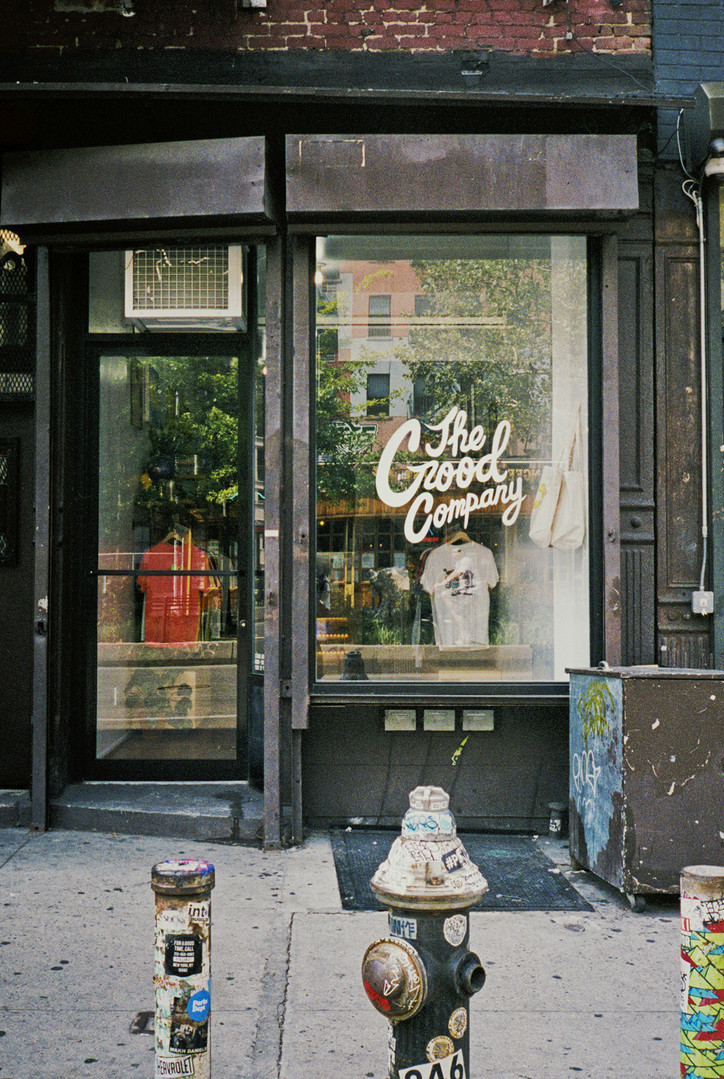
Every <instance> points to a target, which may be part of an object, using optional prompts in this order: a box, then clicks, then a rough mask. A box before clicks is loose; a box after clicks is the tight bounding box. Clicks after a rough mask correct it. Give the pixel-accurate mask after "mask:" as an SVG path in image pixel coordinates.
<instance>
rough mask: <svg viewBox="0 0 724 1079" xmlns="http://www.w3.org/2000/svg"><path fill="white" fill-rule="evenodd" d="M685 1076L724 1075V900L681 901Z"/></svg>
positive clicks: (714, 1078)
mask: <svg viewBox="0 0 724 1079" xmlns="http://www.w3.org/2000/svg"><path fill="white" fill-rule="evenodd" d="M681 930H682V946H681V967H682V1000H681V1075H682V1076H686V1077H689V1079H719V1077H720V1076H721V1075H723V1074H724V899H716V900H702V899H699V898H694V897H692V896H688V895H687V894H686V892H683V893H682V896H681Z"/></svg>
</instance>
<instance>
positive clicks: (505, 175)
mask: <svg viewBox="0 0 724 1079" xmlns="http://www.w3.org/2000/svg"><path fill="white" fill-rule="evenodd" d="M286 146H287V212H288V215H289V217H290V218H291V220H295V219H300V220H303V219H304V218H305V217H309V216H310V215H314V214H365V213H400V214H414V213H427V212H429V211H435V212H439V213H442V212H447V213H465V214H470V213H478V214H488V213H490V212H495V211H505V212H506V213H507V214H510V213H516V212H528V211H537V212H545V211H576V212H585V211H591V212H594V211H606V212H613V211H632V210H635V209H637V207H638V184H637V166H636V138H635V137H634V136H632V135H507V134H506V135H355V136H341V135H289V136H287V140H286ZM591 176H595V177H596V182H595V183H591Z"/></svg>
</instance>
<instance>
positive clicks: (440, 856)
mask: <svg viewBox="0 0 724 1079" xmlns="http://www.w3.org/2000/svg"><path fill="white" fill-rule="evenodd" d="M449 805H450V798H449V796H448V795H447V794H446V792H445V791H443V790H442V789H441V788H440V787H416V788H415V790H414V791H412V792H411V794H410V808H409V809H408V810H407V812H406V813H405V816H404V817H403V820H402V835H401V836H400V837H399V838H398V839H396V840H395V842H394V843H393V844H392V848H391V850H390V853H389V854H388V856H387V859H386V860H385V861H384V862H383V863H382V865H381V866H380V867H379V869H378V870H377V872H376V873H375V875H374V876H373V878H372V880H371V881H370V886H371V888H372V890H373V891H374V892H375V893H376V895H377V896H379V898H380V900H381V901H382V902H383V903H386V904H387V905H388V906H393V907H396V906H402V907H405V908H406V909H416V910H440V909H441V908H449V909H458V908H461V909H465V908H467V907H472V906H473V905H474V904H475V903H477V902H478V900H479V899H480V898H481V897H482V896H483V895H484V894H485V892H486V891H487V890H488V885H487V882H486V880H485V878H484V877H483V875H482V873H481V872H480V870H479V869H478V867H477V866H476V865H473V863H472V862H471V861H470V858H469V857H468V853H467V851H466V850H465V847H464V846H463V844H462V842H461V841H460V839H459V838H458V835H457V829H456V827H455V820H454V818H453V815H452V813H451V812H450V809H449Z"/></svg>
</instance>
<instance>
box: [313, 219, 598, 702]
mask: <svg viewBox="0 0 724 1079" xmlns="http://www.w3.org/2000/svg"><path fill="white" fill-rule="evenodd" d="M314 280H315V291H316V334H315V344H316V349H315V351H316V439H317V441H316V498H317V501H316V507H317V547H316V567H315V568H316V672H317V678H318V679H319V680H322V681H353V680H370V681H378V682H407V681H435V682H446V681H450V682H519V681H520V682H526V681H527V682H549V681H563V680H565V679H566V673H565V669H566V667H568V666H575V665H587V664H588V663H589V662H590V655H589V628H590V627H589V623H590V616H589V557H588V526H587V515H588V511H587V506H588V467H587V429H588V381H587V379H588V375H587V372H588V353H587V321H588V319H587V304H586V298H587V261H586V240H585V238H583V237H576V236H522V235H516V236H485V237H459V236H458V237H454V236H449V237H444V236H443V237H431V236H408V237H403V236H396V237H382V236H378V237H373V236H356V237H354V236H328V237H324V238H321V239H319V240H318V243H317V265H316V272H315V279H314Z"/></svg>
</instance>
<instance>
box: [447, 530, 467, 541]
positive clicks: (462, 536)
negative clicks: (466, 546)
mask: <svg viewBox="0 0 724 1079" xmlns="http://www.w3.org/2000/svg"><path fill="white" fill-rule="evenodd" d="M445 542H446V543H448V544H452V543H470V537H469V536H468V534H467V532H463V531H462V530H461V531H459V532H455V533H454V534H453V535H452V536H450V538H449V539H447V540H446V541H445Z"/></svg>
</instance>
